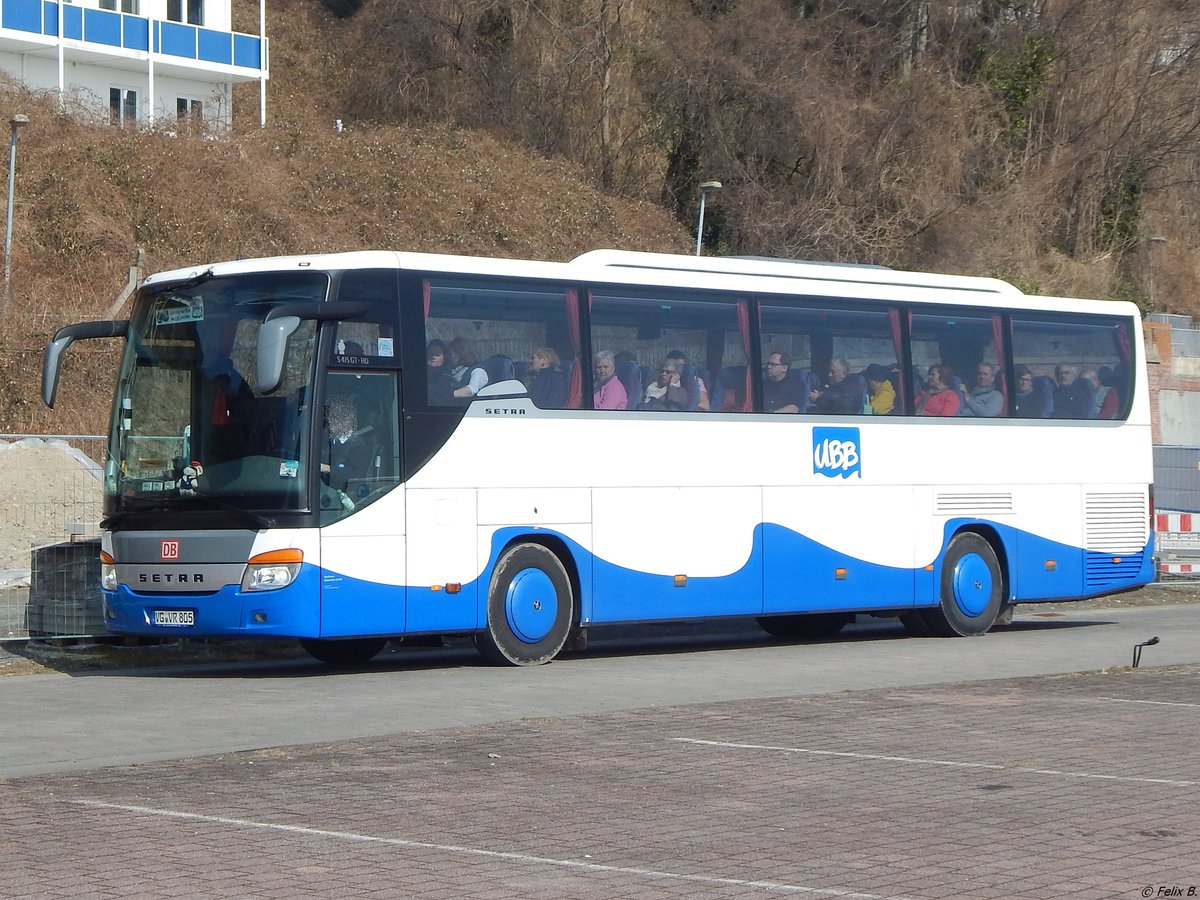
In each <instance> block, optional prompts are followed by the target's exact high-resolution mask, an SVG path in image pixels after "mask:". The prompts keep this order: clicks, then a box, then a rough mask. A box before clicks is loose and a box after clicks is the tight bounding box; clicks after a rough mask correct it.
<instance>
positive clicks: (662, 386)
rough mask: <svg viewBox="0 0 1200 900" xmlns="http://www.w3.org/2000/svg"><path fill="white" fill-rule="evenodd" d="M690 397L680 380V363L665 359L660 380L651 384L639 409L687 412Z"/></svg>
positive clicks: (659, 370) (660, 368)
mask: <svg viewBox="0 0 1200 900" xmlns="http://www.w3.org/2000/svg"><path fill="white" fill-rule="evenodd" d="M687 408H688V395H687V391H686V390H685V389H684V387H683V385H682V384H681V383H680V379H679V362H678V361H677V360H674V359H664V360H663V361H662V363H661V364H659V367H658V378H656V379H655V380H654V381H652V382H650V384H649V385H648V386H647V387H646V392H645V394H643V395H642V402H641V403H639V404H638V409H649V410H659V411H664V410H665V411H670V412H686V411H687Z"/></svg>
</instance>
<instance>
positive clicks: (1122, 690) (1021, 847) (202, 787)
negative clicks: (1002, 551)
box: [0, 666, 1200, 900]
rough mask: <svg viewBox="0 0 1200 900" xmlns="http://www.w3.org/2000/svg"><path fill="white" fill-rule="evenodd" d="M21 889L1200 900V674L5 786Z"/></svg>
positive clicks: (2, 813)
mask: <svg viewBox="0 0 1200 900" xmlns="http://www.w3.org/2000/svg"><path fill="white" fill-rule="evenodd" d="M0 822H2V823H3V830H2V831H0V896H4V897H23V896H33V895H38V896H43V897H70V898H84V897H97V898H101V897H129V896H147V897H247V898H276V897H278V898H293V897H297V896H322V897H324V896H334V895H336V896H353V897H419V898H447V900H450V898H454V900H459V898H480V900H484V898H488V900H491V898H513V897H519V898H553V900H559V898H576V897H577V898H626V897H636V898H683V897H688V898H692V897H714V898H727V897H728V898H733V897H738V898H746V897H776V896H787V895H802V896H812V897H857V898H877V897H878V898H901V897H909V898H922V900H925V898H940V897H968V898H1056V897H1071V898H1102V897H1114V898H1130V900H1132V898H1136V897H1171V896H1176V897H1191V896H1200V854H1198V853H1197V848H1198V847H1200V666H1180V667H1171V668H1142V669H1137V670H1131V669H1120V670H1114V671H1110V672H1102V673H1091V674H1084V675H1076V676H1055V677H1039V678H1027V679H1017V680H1007V681H994V682H974V683H971V684H964V685H938V686H932V687H921V688H906V689H893V690H875V691H861V692H846V693H842V694H833V695H823V696H814V697H795V698H787V699H769V700H756V701H751V702H730V703H717V704H707V705H703V706H690V707H675V708H658V709H644V710H634V711H626V712H617V713H607V714H603V715H591V716H579V717H572V718H553V719H524V720H520V721H515V722H505V723H500V724H493V725H486V726H480V727H472V728H464V729H456V730H446V731H436V732H427V733H419V734H406V735H400V736H396V737H390V738H378V739H370V740H359V741H350V742H340V743H335V744H323V745H313V746H304V747H284V748H275V749H270V750H262V751H257V752H248V753H237V754H227V755H223V756H217V757H207V758H198V759H190V760H178V761H173V762H169V763H157V764H147V765H138V766H129V767H119V768H110V769H102V770H97V771H91V772H82V773H80V772H75V773H71V774H67V775H54V776H39V777H31V778H22V779H15V780H9V781H4V782H0Z"/></svg>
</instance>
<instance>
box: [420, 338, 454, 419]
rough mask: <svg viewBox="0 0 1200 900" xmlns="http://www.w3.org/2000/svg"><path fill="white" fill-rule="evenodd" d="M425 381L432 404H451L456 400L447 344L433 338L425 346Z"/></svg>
mask: <svg viewBox="0 0 1200 900" xmlns="http://www.w3.org/2000/svg"><path fill="white" fill-rule="evenodd" d="M425 381H426V383H427V384H428V394H429V403H430V405H431V406H449V405H450V404H452V403H453V402H454V383H453V380H452V379H451V378H450V367H449V366H448V365H446V345H445V344H443V343H442V342H441V341H438V340H433V341H430V342H429V345H428V346H427V347H426V348H425Z"/></svg>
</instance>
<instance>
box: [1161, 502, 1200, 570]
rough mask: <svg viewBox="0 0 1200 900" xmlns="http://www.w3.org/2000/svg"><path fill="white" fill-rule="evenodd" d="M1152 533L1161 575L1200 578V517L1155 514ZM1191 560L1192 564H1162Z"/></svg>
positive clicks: (1180, 513)
mask: <svg viewBox="0 0 1200 900" xmlns="http://www.w3.org/2000/svg"><path fill="white" fill-rule="evenodd" d="M1154 530H1155V532H1156V537H1155V540H1156V542H1157V543H1156V547H1157V549H1158V559H1159V563H1158V571H1159V574H1162V575H1200V513H1195V514H1194V513H1184V512H1156V513H1155V514H1154ZM1181 558H1183V559H1188V558H1193V559H1195V560H1196V561H1195V562H1164V560H1177V559H1181Z"/></svg>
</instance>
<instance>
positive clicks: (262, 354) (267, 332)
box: [254, 316, 300, 394]
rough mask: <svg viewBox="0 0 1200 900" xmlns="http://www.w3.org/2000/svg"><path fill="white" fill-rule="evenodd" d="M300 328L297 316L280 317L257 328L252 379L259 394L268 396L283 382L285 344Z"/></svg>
mask: <svg viewBox="0 0 1200 900" xmlns="http://www.w3.org/2000/svg"><path fill="white" fill-rule="evenodd" d="M299 327H300V318H299V317H298V316H280V317H279V318H276V319H269V320H268V321H266V322H263V323H262V324H261V325H259V326H258V351H257V353H256V355H255V365H254V377H255V380H256V381H257V382H258V384H257V387H258V392H259V393H260V394H270V393H272V392H273V391H274V390H275V389H276V388H278V387H279V382H281V381H282V380H283V361H284V358H285V357H286V356H287V342H288V338H290V337H291V336H292V335H293V334H294V333H295V331H296V329H297V328H299Z"/></svg>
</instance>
